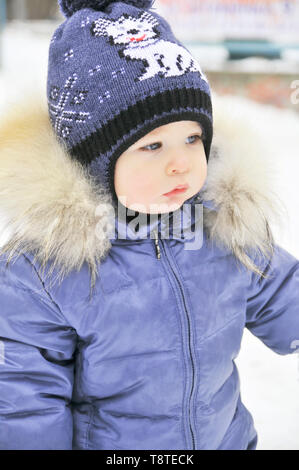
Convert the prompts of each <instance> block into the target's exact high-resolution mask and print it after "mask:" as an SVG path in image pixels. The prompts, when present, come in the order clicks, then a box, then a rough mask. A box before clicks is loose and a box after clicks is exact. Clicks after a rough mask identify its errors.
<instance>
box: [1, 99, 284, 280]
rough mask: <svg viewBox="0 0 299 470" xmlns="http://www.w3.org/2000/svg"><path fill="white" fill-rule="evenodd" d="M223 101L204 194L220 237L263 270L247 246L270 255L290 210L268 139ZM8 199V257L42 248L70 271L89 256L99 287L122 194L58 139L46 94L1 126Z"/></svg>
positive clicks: (4, 204) (216, 103)
mask: <svg viewBox="0 0 299 470" xmlns="http://www.w3.org/2000/svg"><path fill="white" fill-rule="evenodd" d="M213 108H214V138H213V143H212V148H211V153H210V158H209V164H208V178H207V180H206V184H205V188H206V189H205V190H204V193H203V195H204V200H205V201H210V202H212V204H213V206H214V208H212V209H211V208H210V209H208V208H207V207H204V217H203V222H204V228H205V229H206V232H207V236H208V238H209V239H210V240H211V241H212V242H215V243H217V244H218V245H220V246H222V247H225V248H228V249H229V250H231V251H232V252H233V253H234V255H235V256H236V258H237V259H238V260H239V261H241V262H242V263H243V264H244V265H245V266H246V267H247V268H248V269H249V270H252V271H254V272H256V273H258V274H260V275H263V273H262V272H261V271H260V270H259V269H258V267H257V266H256V265H255V264H254V263H253V261H252V259H251V257H250V256H249V255H248V254H247V250H251V249H253V250H257V252H258V253H260V254H261V255H262V256H264V257H267V258H270V257H271V255H272V253H273V248H274V242H273V237H272V234H271V233H272V232H271V229H270V223H271V221H272V220H274V219H275V220H277V217H280V213H279V212H278V210H277V209H278V205H277V202H278V201H277V198H276V196H275V195H274V194H273V193H272V190H271V187H272V182H271V178H270V175H271V160H270V159H269V158H267V157H269V156H267V151H266V142H264V141H263V138H262V134H261V131H260V130H258V129H256V128H255V126H254V123H253V122H248V119H247V117H246V112H245V111H244V110H245V109H246V107H245V106H243V108H242V107H241V108H240V107H239V105H238V102H237V101H236V98H234V97H232V96H225V97H220V96H217V95H216V94H214V95H213ZM0 201H1V204H0V234H1V235H0V245H1V252H2V254H8V263H9V262H10V260H11V259H12V257H13V256H14V255H17V256H19V255H21V254H22V253H26V252H33V253H34V254H35V260H38V261H39V263H40V264H41V266H42V268H45V267H46V265H47V264H48V263H49V262H50V261H51V263H52V264H51V263H50V264H51V269H50V273H51V272H52V271H53V269H54V268H58V270H59V274H60V276H61V278H63V277H64V276H65V275H66V274H67V273H69V272H70V271H72V270H74V269H76V270H78V271H79V270H80V268H81V267H82V264H83V263H84V262H85V261H86V262H87V263H88V266H89V269H90V272H91V285H92V286H94V284H95V279H96V275H97V266H98V264H99V263H100V262H101V260H102V259H104V258H105V257H106V255H107V254H108V252H109V250H110V248H111V242H110V240H109V238H108V236H107V237H102V239H101V240H99V237H98V233H99V230H100V231H101V232H102V233H107V232H108V231H109V210H111V205H110V204H112V199H111V196H110V194H108V192H107V191H106V190H104V189H103V188H101V187H99V185H97V184H96V183H95V180H94V179H93V178H92V177H91V176H90V174H89V173H88V172H87V171H86V170H85V169H84V168H83V167H82V165H81V164H79V163H78V162H77V161H75V160H73V159H71V157H70V156H69V154H68V153H67V151H66V149H65V148H63V147H62V145H61V144H59V143H58V141H57V140H56V138H55V136H54V134H53V131H52V128H51V125H50V122H49V118H48V111H47V107H46V104H45V103H42V102H41V101H39V99H30V100H29V102H26V103H23V104H22V103H19V104H17V105H16V106H15V107H14V109H13V110H12V106H11V107H10V113H8V114H7V112H6V114H5V120H4V121H3V122H2V124H1V125H0ZM99 204H101V213H100V214H99V213H98V212H99V211H98V210H97V207H98V206H99ZM105 208H107V210H105ZM110 214H111V213H110Z"/></svg>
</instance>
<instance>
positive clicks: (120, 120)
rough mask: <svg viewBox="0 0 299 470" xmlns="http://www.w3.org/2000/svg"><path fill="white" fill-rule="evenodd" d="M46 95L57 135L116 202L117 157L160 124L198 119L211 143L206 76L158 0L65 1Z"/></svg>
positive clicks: (207, 145)
mask: <svg viewBox="0 0 299 470" xmlns="http://www.w3.org/2000/svg"><path fill="white" fill-rule="evenodd" d="M59 4H60V8H61V10H62V12H63V13H64V15H65V16H66V21H65V22H64V23H63V24H61V25H60V26H59V27H58V28H57V30H56V31H55V33H54V35H53V37H52V40H51V44H50V49H49V65H48V84H47V97H48V107H49V115H50V119H51V122H52V125H53V127H54V130H55V132H56V134H57V136H58V137H59V138H60V139H62V141H63V142H64V144H65V145H66V148H67V150H68V151H69V153H70V154H71V155H72V156H73V157H74V158H76V159H77V160H79V161H80V162H81V163H82V164H83V165H84V166H86V167H88V171H89V172H90V174H91V175H94V176H95V177H96V178H99V180H100V182H101V184H102V185H103V186H104V187H105V188H106V189H108V190H109V191H110V194H111V195H112V196H113V199H114V201H115V202H116V201H117V196H116V194H115V190H114V169H115V163H116V160H117V158H118V157H119V156H120V155H121V154H122V153H123V152H124V151H125V150H126V149H127V148H128V147H129V146H131V145H133V144H134V142H136V141H137V140H139V139H140V138H141V137H143V136H144V135H146V134H147V133H148V132H150V131H152V130H153V129H154V128H156V127H158V126H162V125H164V124H167V123H170V122H174V121H180V120H194V121H197V122H199V123H200V124H201V127H202V129H203V139H204V141H203V143H204V147H205V153H206V157H207V160H208V158H209V153H210V146H211V141H212V133H213V126H212V105H211V96H210V88H209V84H208V80H207V78H206V77H205V75H204V74H203V72H202V71H201V68H200V65H199V63H198V62H197V61H196V60H195V59H194V58H193V57H192V56H191V54H190V52H189V51H188V50H187V49H186V48H185V47H184V46H183V45H182V44H181V43H180V42H179V41H178V40H177V39H176V38H175V37H174V35H173V32H172V30H171V27H170V26H169V24H168V23H167V22H166V21H165V20H164V19H163V18H162V17H161V16H160V15H158V14H157V13H155V12H154V11H152V10H150V8H151V6H152V4H153V0H126V1H123V2H115V1H113V0H110V1H109V0H73V1H72V0H59Z"/></svg>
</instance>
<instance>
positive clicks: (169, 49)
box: [91, 12, 208, 82]
mask: <svg viewBox="0 0 299 470" xmlns="http://www.w3.org/2000/svg"><path fill="white" fill-rule="evenodd" d="M158 25H159V22H158V21H157V19H156V18H155V17H154V16H152V15H151V14H150V13H148V12H141V13H139V15H138V16H137V17H132V16H130V15H128V14H127V13H123V14H122V15H121V16H120V17H119V18H118V19H115V20H114V19H108V18H103V17H102V18H99V19H98V20H96V21H94V22H93V23H92V26H91V33H92V35H93V36H95V37H103V36H108V38H109V42H110V44H111V46H117V45H121V46H125V47H124V48H122V49H121V50H119V51H118V53H119V56H120V57H121V58H125V59H126V60H141V61H142V64H143V69H142V75H141V76H139V77H136V78H135V79H134V81H135V82H139V81H142V80H146V79H148V78H152V77H154V76H156V75H158V76H160V77H172V76H178V75H183V74H185V73H187V72H197V73H198V72H199V73H200V75H201V77H202V79H203V80H205V81H206V82H208V80H207V78H206V76H205V75H204V73H203V72H202V70H201V67H200V65H199V63H198V62H197V61H196V60H195V58H194V57H192V55H191V54H190V52H189V51H188V50H187V49H185V48H184V47H183V46H181V45H179V44H177V43H173V42H171V41H165V40H164V39H160V33H159V30H158V29H157V26H158Z"/></svg>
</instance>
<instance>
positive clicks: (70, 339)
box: [0, 103, 299, 450]
mask: <svg viewBox="0 0 299 470" xmlns="http://www.w3.org/2000/svg"><path fill="white" fill-rule="evenodd" d="M214 109H215V112H214V115H215V131H214V133H215V137H214V144H213V147H212V152H211V157H210V161H209V170H208V179H207V182H206V184H205V186H204V188H203V189H202V190H201V191H200V192H199V193H198V194H197V195H195V196H194V197H192V198H191V199H190V200H189V201H187V202H188V204H189V203H190V204H191V205H192V207H193V210H192V211H191V213H188V211H187V212H186V214H187V217H182V219H183V220H182V223H183V229H184V233H183V235H182V233H180V235H178V234H177V233H175V231H173V230H172V231H171V230H170V237H169V238H163V237H162V224H163V221H161V220H160V219H158V220H154V221H153V223H152V225H150V224H149V222H146V223H144V224H143V225H142V223H140V226H139V228H140V231H139V232H138V236H137V237H136V233H135V232H134V228H132V226H131V225H130V223H129V222H128V221H126V220H124V219H122V218H121V217H117V218H115V220H114V223H115V225H114V228H115V234H116V235H119V234H120V233H121V230H123V229H126V232H127V233H126V238H121V237H118V236H116V237H115V238H110V235H109V234H111V232H110V230H111V229H112V228H113V224H111V220H113V219H111V212H110V208H111V206H110V205H109V201H110V199H109V198H110V195H109V194H107V193H105V191H103V190H102V188H100V187H98V186H97V185H96V184H95V182H94V181H93V180H92V179H91V178H90V177H89V175H88V174H87V173H86V172H85V171H84V170H83V169H82V167H81V166H80V165H79V164H77V163H75V162H74V161H73V160H71V158H70V157H69V156H68V154H67V153H66V152H65V150H64V149H63V148H62V147H60V146H59V144H58V143H57V142H56V140H55V138H54V136H53V134H52V131H51V128H50V125H49V122H48V116H47V112H46V111H44V110H39V109H36V108H35V107H34V106H31V107H29V108H28V107H27V108H26V110H24V109H17V113H16V114H15V115H12V116H11V117H10V118H7V119H6V121H5V123H4V124H3V125H2V127H1V129H0V142H1V144H0V196H1V198H0V199H1V246H2V256H1V264H0V329H1V331H0V337H1V342H0V390H1V394H0V422H1V426H0V448H1V449H110V450H111V449H130V450H135V449H150V450H155V449H167V450H171V449H176V450H178V449H180V450H181V449H191V450H193V449H203V450H204V449H236V450H237V449H238V450H239V449H240V450H245V449H255V448H256V443H257V433H256V430H255V427H254V422H253V418H252V416H251V414H250V413H249V411H248V410H247V408H246V407H245V406H244V404H243V403H242V401H241V395H240V383H239V377H238V371H237V368H236V365H235V362H234V360H235V358H236V357H237V355H238V352H239V349H240V344H241V339H242V334H243V331H244V328H245V327H246V328H248V329H249V330H250V331H251V332H252V333H253V334H254V335H256V336H257V337H259V338H260V339H261V340H262V341H263V342H264V343H265V345H266V346H268V347H269V348H271V349H272V350H273V351H274V352H276V353H278V354H291V353H293V352H295V351H296V348H297V346H298V344H299V295H298V292H299V267H298V261H297V260H296V259H295V258H294V257H293V256H292V255H291V254H290V253H288V252H287V251H285V250H284V249H282V248H281V247H279V246H278V245H277V244H275V243H274V241H273V239H272V235H271V234H272V231H271V228H270V224H269V220H270V215H271V214H272V211H273V210H274V208H275V204H276V202H275V201H273V199H272V198H271V196H270V195H269V193H267V171H266V165H265V163H264V160H263V155H262V154H261V151H259V150H258V149H259V147H258V145H257V146H256V149H255V150H254V147H252V145H251V146H248V142H249V141H251V137H252V135H250V126H248V124H247V123H243V124H242V123H240V122H239V121H238V122H237V121H235V122H231V123H228V122H227V121H228V120H227V119H226V118H227V112H226V111H227V110H226V109H224V111H223V112H222V111H221V106H220V105H219V107H218V109H217V103H215V105H214ZM221 113H222V114H221ZM224 117H225V118H224ZM254 141H256V135H255V136H254ZM236 147H237V148H236ZM185 207H186V203H185V204H184V206H182V208H180V209H179V210H178V211H177V212H176V214H179V215H180V216H181V215H183V214H185V212H184V211H185ZM189 207H190V206H189ZM198 207H200V208H201V209H200V211H199V212H198V213H197V212H196V211H195V209H196V208H198ZM201 211H202V212H201ZM188 214H189V216H188ZM196 214H197V215H198V214H199V215H200V217H197V215H196ZM174 215H175V213H173V214H172V216H173V217H174ZM199 221H201V223H199ZM151 228H152V229H153V231H152V233H153V236H154V238H150V237H146V238H143V236H144V234H147V233H148V231H149V229H151ZM189 229H195V230H194V242H195V240H196V243H197V248H195V249H194V247H195V245H193V246H192V239H187V238H186V237H185V236H184V234H185V233H187V231H188V230H189ZM122 233H123V232H122ZM195 237H196V238H195ZM90 287H92V288H90Z"/></svg>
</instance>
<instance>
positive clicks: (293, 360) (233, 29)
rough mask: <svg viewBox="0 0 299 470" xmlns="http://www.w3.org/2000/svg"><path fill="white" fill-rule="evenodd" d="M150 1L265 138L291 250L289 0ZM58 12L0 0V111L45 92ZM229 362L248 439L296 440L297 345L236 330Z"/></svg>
mask: <svg viewBox="0 0 299 470" xmlns="http://www.w3.org/2000/svg"><path fill="white" fill-rule="evenodd" d="M153 9H154V10H156V11H157V13H159V14H161V15H162V16H164V17H165V18H166V19H167V21H168V22H169V23H170V24H171V26H172V29H173V32H174V33H175V35H176V36H177V38H179V39H180V40H181V41H182V42H183V43H184V45H186V47H188V49H189V50H190V52H191V53H192V54H193V55H194V56H195V57H196V58H197V59H198V60H199V62H200V64H201V67H202V69H203V71H204V72H205V74H206V75H207V77H208V79H209V81H210V84H211V88H212V92H213V93H215V94H218V95H222V96H223V95H225V96H226V97H227V99H228V103H232V109H233V110H234V112H239V113H240V114H241V113H242V114H243V115H244V113H245V114H247V115H248V119H249V120H254V121H256V123H257V126H258V128H259V129H260V132H261V133H262V134H263V135H264V137H265V139H267V142H268V148H269V154H270V156H271V158H272V159H273V168H274V169H275V172H276V175H277V177H276V180H275V188H274V190H275V191H276V192H277V193H278V195H279V197H280V199H281V201H282V202H283V203H284V205H285V207H286V209H287V212H288V219H287V220H286V223H285V224H284V226H283V227H274V229H275V235H276V241H277V243H279V244H280V245H281V246H283V247H284V248H285V249H287V250H288V251H289V252H291V253H292V254H293V255H294V256H296V257H297V258H299V217H298V213H299V189H298V181H297V180H298V174H299V172H298V170H299V0H289V1H282V0H156V2H155V3H154V5H153ZM63 20H64V18H63V17H62V15H61V13H60V12H59V9H58V7H57V1H56V0H42V1H40V0H0V113H1V114H2V116H1V117H2V119H3V118H5V108H6V107H7V106H9V104H10V103H13V102H15V101H17V100H19V99H21V98H22V97H24V96H26V95H27V94H29V93H31V92H32V91H33V90H34V91H40V92H41V93H42V94H45V92H46V74H47V61H48V48H49V43H50V40H51V36H52V34H53V33H54V31H55V29H56V27H57V26H58V25H59V24H60V23H61V22H62V21H63ZM229 113H230V104H228V116H227V117H228V119H229ZM298 314H299V312H298ZM298 334H299V332H298ZM236 363H237V365H238V367H239V372H240V380H241V394H242V398H243V402H244V404H245V406H247V408H248V409H249V410H250V411H251V413H252V415H253V418H254V421H255V426H256V429H257V431H258V435H259V441H258V446H257V449H258V450H262V449H275V450H283V449H296V450H299V354H293V355H289V356H279V355H277V354H275V353H274V352H272V351H271V350H269V349H268V348H267V347H266V346H264V345H263V343H261V341H259V340H257V339H256V338H255V337H254V336H253V335H251V334H250V333H249V332H248V331H247V330H245V331H244V336H243V340H242V348H241V351H240V354H239V356H238V358H237V360H236Z"/></svg>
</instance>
